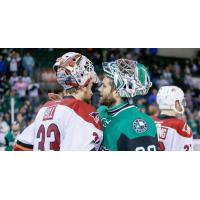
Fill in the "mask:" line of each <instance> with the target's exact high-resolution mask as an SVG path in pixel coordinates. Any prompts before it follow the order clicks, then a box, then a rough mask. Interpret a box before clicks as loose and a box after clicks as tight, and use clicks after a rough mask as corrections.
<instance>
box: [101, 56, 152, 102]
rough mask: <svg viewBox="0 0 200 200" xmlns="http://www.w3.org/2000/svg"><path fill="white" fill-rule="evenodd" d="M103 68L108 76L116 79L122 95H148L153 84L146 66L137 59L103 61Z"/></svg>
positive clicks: (127, 96) (117, 87) (115, 81)
mask: <svg viewBox="0 0 200 200" xmlns="http://www.w3.org/2000/svg"><path fill="white" fill-rule="evenodd" d="M103 69H104V72H105V73H106V76H108V77H109V78H112V79H113V80H114V83H115V86H116V89H117V91H118V93H119V95H120V97H126V98H132V97H135V96H137V95H146V94H147V93H148V91H149V88H150V87H151V86H152V83H151V81H150V77H149V74H148V72H147V70H146V68H145V67H144V65H142V64H140V63H138V62H137V61H133V60H127V59H118V60H116V61H114V62H109V63H103Z"/></svg>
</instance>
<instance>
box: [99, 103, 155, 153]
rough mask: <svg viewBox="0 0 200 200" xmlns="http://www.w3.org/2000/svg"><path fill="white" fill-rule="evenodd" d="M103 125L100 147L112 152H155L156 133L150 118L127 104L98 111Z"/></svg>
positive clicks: (101, 108)
mask: <svg viewBox="0 0 200 200" xmlns="http://www.w3.org/2000/svg"><path fill="white" fill-rule="evenodd" d="M98 112H99V114H100V117H101V121H102V125H103V134H104V135H103V142H102V147H103V148H104V149H107V150H112V151H117V150H118V151H135V150H136V151H155V150H157V132H156V126H155V124H154V121H153V119H152V118H151V117H149V116H148V115H146V114H145V113H142V112H140V111H139V110H138V108H137V107H136V106H134V105H130V104H128V103H127V102H123V103H122V104H120V105H118V106H115V107H112V108H108V107H106V106H101V107H100V108H99V109H98Z"/></svg>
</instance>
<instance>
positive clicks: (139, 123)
mask: <svg viewBox="0 0 200 200" xmlns="http://www.w3.org/2000/svg"><path fill="white" fill-rule="evenodd" d="M133 129H134V130H135V131H136V132H137V133H139V134H140V133H144V132H145V131H146V130H147V129H148V126H147V123H146V122H145V121H144V120H143V119H136V120H135V121H134V122H133Z"/></svg>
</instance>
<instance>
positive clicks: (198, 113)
mask: <svg viewBox="0 0 200 200" xmlns="http://www.w3.org/2000/svg"><path fill="white" fill-rule="evenodd" d="M58 51H59V55H62V53H65V52H68V51H76V52H80V53H82V54H84V55H86V56H87V57H88V58H89V59H91V60H92V61H93V63H94V66H95V69H96V71H97V73H98V75H99V78H100V80H102V77H103V71H102V67H101V66H102V62H106V61H112V60H115V59H118V58H127V59H133V60H137V61H139V62H141V63H143V64H144V65H145V66H148V70H149V72H150V75H151V81H152V82H153V86H152V88H151V90H150V91H149V93H148V95H146V96H145V97H137V98H136V99H135V102H134V103H135V104H136V105H137V106H138V107H139V108H140V109H141V110H142V111H143V112H146V113H148V114H149V115H152V116H153V115H158V114H159V113H158V108H157V105H156V95H157V92H158V89H159V88H160V87H161V86H165V85H176V86H178V87H180V88H182V89H183V90H184V92H185V98H186V103H187V107H186V111H185V115H184V116H183V117H184V120H186V121H187V123H188V124H189V125H190V127H191V128H192V131H193V135H194V138H195V139H196V138H197V139H199V138H200V92H199V91H200V82H199V79H200V54H199V53H198V54H197V55H196V57H195V58H194V59H184V58H183V59H178V58H177V59H175V58H164V57H160V56H157V52H158V49H156V48H152V49H140V48H134V49H93V48H88V49H59V50H58V49H0V149H2V150H12V145H13V143H14V141H15V140H16V138H17V135H19V134H20V132H21V131H22V130H23V129H24V128H25V127H26V126H28V125H29V124H30V123H31V122H32V120H33V119H34V118H35V116H36V114H37V112H38V110H39V108H40V106H41V105H42V104H43V103H44V102H45V101H46V100H47V99H48V97H47V91H46V93H45V94H44V93H43V92H42V90H41V83H40V82H39V79H38V76H37V74H36V73H35V72H36V71H37V70H36V69H38V68H42V67H43V65H44V64H43V63H42V61H41V60H42V58H44V57H45V56H46V57H45V59H46V60H48V55H49V54H51V58H49V59H52V63H51V62H50V64H49V63H47V64H46V66H45V67H47V68H51V67H52V65H53V60H54V61H55V58H56V57H57V54H58ZM38 52H39V53H40V54H41V55H42V57H39V56H36V55H39V54H38ZM53 56H54V57H55V58H54V57H53ZM52 57H53V58H52ZM45 59H44V60H45ZM50 65H51V66H50ZM93 94H94V95H93V98H92V104H93V105H94V106H95V107H98V106H99V103H98V99H99V93H98V85H94V87H93ZM11 102H14V118H13V117H12V116H11V104H12V103H11Z"/></svg>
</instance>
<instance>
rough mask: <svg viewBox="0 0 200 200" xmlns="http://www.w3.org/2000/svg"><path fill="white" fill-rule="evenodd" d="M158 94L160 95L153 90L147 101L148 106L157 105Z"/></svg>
mask: <svg viewBox="0 0 200 200" xmlns="http://www.w3.org/2000/svg"><path fill="white" fill-rule="evenodd" d="M157 93H158V91H157V89H156V88H153V89H152V92H151V94H150V95H149V97H148V99H147V102H148V104H150V105H152V104H155V103H156V95H157Z"/></svg>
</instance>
